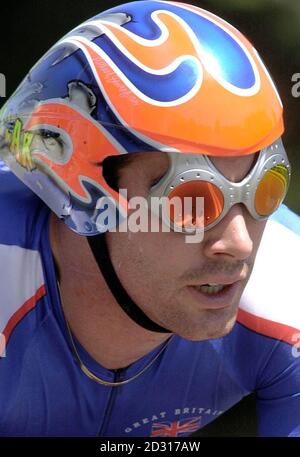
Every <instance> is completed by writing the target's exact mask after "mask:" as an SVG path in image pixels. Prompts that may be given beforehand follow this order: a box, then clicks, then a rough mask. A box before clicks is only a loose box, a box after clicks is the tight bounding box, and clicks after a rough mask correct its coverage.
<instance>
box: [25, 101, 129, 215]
mask: <svg viewBox="0 0 300 457" xmlns="http://www.w3.org/2000/svg"><path fill="white" fill-rule="evenodd" d="M41 126H42V127H43V128H44V129H49V130H50V131H51V130H52V131H57V129H59V130H61V131H62V132H64V134H66V135H67V136H68V138H69V140H70V144H71V151H70V157H69V160H68V161H67V162H66V163H58V162H56V161H53V159H52V158H51V157H47V156H46V155H45V153H44V152H43V151H41V152H39V151H34V152H33V153H32V155H33V156H34V158H35V159H38V160H39V161H41V162H43V163H44V164H46V165H47V168H48V170H51V174H52V175H54V176H56V177H59V178H60V179H61V181H62V182H63V183H64V184H65V185H66V186H67V187H68V189H69V190H70V191H71V192H72V193H73V194H75V196H76V197H77V198H79V199H81V200H83V201H87V202H88V201H89V200H90V196H89V193H88V192H87V190H86V189H85V187H84V185H83V184H82V182H81V179H80V178H88V180H89V181H92V182H93V183H94V184H95V185H96V186H97V187H99V185H100V187H101V188H102V189H103V190H104V191H105V193H106V194H107V195H112V196H113V197H114V198H115V200H118V198H119V201H121V203H122V206H124V207H126V202H125V200H122V197H121V196H119V194H118V193H117V192H115V191H114V190H113V189H111V188H110V187H109V186H108V185H107V183H106V181H105V180H104V178H103V176H102V170H101V168H100V164H99V163H101V161H102V160H103V159H104V158H105V157H106V156H108V155H119V154H120V151H119V150H118V149H117V146H116V145H115V144H113V142H112V141H110V138H109V135H108V134H107V133H106V132H104V129H103V130H102V129H101V127H100V126H98V125H97V124H96V123H95V122H92V118H88V117H86V116H84V115H83V114H82V113H80V112H79V111H78V110H77V109H76V108H75V107H74V106H70V105H67V104H66V103H64V102H63V101H62V102H61V103H59V102H57V101H55V102H53V103H51V101H49V102H46V103H42V104H40V105H39V106H38V107H37V109H36V110H35V111H34V112H33V113H32V115H31V117H30V118H29V120H28V121H27V122H26V124H25V125H24V129H25V130H26V131H31V132H35V131H36V130H37V131H38V129H40V128H41Z"/></svg>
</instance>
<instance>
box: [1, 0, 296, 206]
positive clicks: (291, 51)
mask: <svg viewBox="0 0 300 457" xmlns="http://www.w3.org/2000/svg"><path fill="white" fill-rule="evenodd" d="M190 2H191V3H194V4H195V5H198V6H200V7H203V8H206V9H208V10H210V11H212V12H213V13H215V14H218V15H220V16H221V17H223V18H224V19H226V20H228V21H229V22H230V23H231V24H233V25H234V26H236V27H237V28H238V29H240V30H241V31H242V32H243V33H244V34H245V35H246V36H247V37H248V38H249V39H250V41H252V43H253V44H254V46H255V47H256V48H257V49H258V50H259V52H260V54H261V56H262V58H263V60H264V61H265V63H266V65H267V67H268V68H269V70H270V72H271V74H272V76H273V79H274V80H275V82H276V85H277V87H278V90H279V93H280V95H281V97H282V100H283V104H284V107H285V125H286V132H285V135H284V143H285V146H286V149H287V151H288V154H289V157H290V159H291V162H292V167H293V178H292V183H291V186H290V190H289V193H288V196H287V200H286V202H287V204H288V205H289V206H290V207H291V208H292V209H293V210H294V211H296V212H297V213H298V214H300V198H299V191H298V183H299V182H300V155H299V153H298V148H299V145H298V143H299V134H298V132H299V127H298V122H299V118H300V97H299V98H295V97H293V96H292V92H291V89H292V85H293V84H294V83H293V82H292V80H291V79H292V75H293V74H295V73H298V72H299V73H300V52H299V48H300V2H299V1H297V0H201V1H197V0H190ZM121 3H124V2H122V1H107V0H101V1H99V0H85V1H84V2H83V1H82V0H50V1H42V2H41V1H38V0H27V1H26V2H18V3H14V4H12V3H11V2H3V3H2V5H1V28H0V55H1V59H0V73H3V74H4V75H5V77H6V84H7V96H9V95H10V94H11V93H12V92H13V91H14V89H15V88H16V87H17V85H18V84H19V82H20V81H21V79H22V78H23V77H24V75H25V74H26V73H27V72H28V70H29V69H30V68H31V67H32V66H33V64H34V63H35V62H36V61H37V59H39V58H40V57H41V56H42V55H43V54H44V53H45V52H46V51H47V49H48V48H49V47H50V46H51V45H52V44H53V43H54V42H55V41H57V40H58V39H59V38H60V37H61V36H62V35H63V34H65V33H66V32H67V31H69V30H70V29H71V28H72V27H74V26H76V25H78V23H80V22H82V21H83V20H85V19H87V18H88V17H90V16H92V15H94V14H97V13H99V12H100V11H102V10H104V9H106V8H109V7H113V6H116V5H119V4H121ZM299 92H300V91H299ZM4 101H5V99H3V98H0V106H1V105H2V104H3V102H4Z"/></svg>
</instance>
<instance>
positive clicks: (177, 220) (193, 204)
mask: <svg viewBox="0 0 300 457" xmlns="http://www.w3.org/2000/svg"><path fill="white" fill-rule="evenodd" d="M174 197H179V199H180V201H181V205H180V207H181V208H179V209H178V208H177V207H176V204H175V205H173V204H171V205H170V208H169V218H170V220H171V221H172V222H173V224H174V225H178V226H179V227H189V226H191V225H192V226H194V227H196V228H203V226H204V227H206V226H208V225H209V224H211V223H213V222H214V221H215V220H216V219H217V218H218V217H219V216H220V214H221V213H222V210H223V207H224V197H223V194H222V192H221V191H220V190H219V189H218V187H216V186H215V185H214V184H211V183H210V182H207V181H200V180H199V181H189V182H186V183H183V184H180V185H179V186H177V187H176V188H175V189H174V190H173V191H172V192H170V194H169V195H168V198H169V200H172V199H173V198H174ZM185 197H190V198H189V199H186V200H185ZM197 197H203V199H204V200H203V202H204V212H203V211H199V209H201V208H200V206H201V207H202V205H201V203H202V201H201V202H200V204H199V199H198V201H197Z"/></svg>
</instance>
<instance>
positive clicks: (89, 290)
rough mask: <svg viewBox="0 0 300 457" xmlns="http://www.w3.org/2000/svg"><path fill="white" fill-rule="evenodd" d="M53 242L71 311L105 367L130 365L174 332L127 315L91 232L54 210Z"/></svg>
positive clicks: (76, 329)
mask: <svg viewBox="0 0 300 457" xmlns="http://www.w3.org/2000/svg"><path fill="white" fill-rule="evenodd" d="M50 243H51V248H52V252H53V255H54V258H55V260H56V263H57V265H58V268H59V271H60V290H61V299H62V306H63V311H64V314H65V317H66V319H67V321H68V323H69V326H70V328H71V330H72V333H73V334H74V335H75V336H76V338H77V339H78V341H79V342H80V344H81V345H82V346H83V347H84V348H85V350H86V351H87V352H88V353H89V354H90V355H91V356H92V357H93V358H94V359H95V360H96V361H97V362H98V363H100V364H101V365H102V366H103V367H105V368H107V369H117V368H123V367H126V366H128V365H130V364H132V363H134V362H135V361H136V360H138V359H139V358H141V357H143V356H144V355H145V354H147V353H148V352H150V351H152V350H153V349H154V348H155V347H157V346H158V345H159V344H161V343H162V342H163V341H166V340H167V339H168V338H169V336H170V334H161V333H156V332H151V331H148V330H145V329H144V328H142V327H140V326H139V325H138V324H136V323H135V322H134V321H132V320H131V319H130V318H129V317H128V316H127V314H126V313H125V312H124V311H123V310H122V309H121V307H120V306H119V305H118V303H117V302H116V300H115V299H114V297H113V295H112V294H111V292H110V290H109V288H108V286H107V285H106V283H105V281H104V279H103V277H102V275H101V273H100V271H99V269H98V266H97V264H96V262H95V260H94V257H93V255H92V253H91V251H90V248H89V245H88V242H87V240H86V239H85V237H82V236H80V235H76V234H75V233H73V232H72V231H71V230H69V229H68V228H67V227H66V226H65V224H64V223H62V222H61V221H59V220H58V219H57V218H56V217H55V216H54V215H52V216H51V221H50Z"/></svg>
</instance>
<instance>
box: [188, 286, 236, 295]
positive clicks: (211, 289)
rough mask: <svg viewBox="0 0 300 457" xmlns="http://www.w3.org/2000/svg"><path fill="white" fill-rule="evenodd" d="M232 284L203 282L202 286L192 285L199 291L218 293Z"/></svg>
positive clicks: (211, 293) (208, 293)
mask: <svg viewBox="0 0 300 457" xmlns="http://www.w3.org/2000/svg"><path fill="white" fill-rule="evenodd" d="M231 285H232V284H214V283H211V284H203V285H201V286H192V287H194V288H195V289H196V290H198V291H199V292H202V293H203V294H207V295H216V294H219V293H220V292H222V291H223V290H224V289H226V288H228V287H230V286H231Z"/></svg>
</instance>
